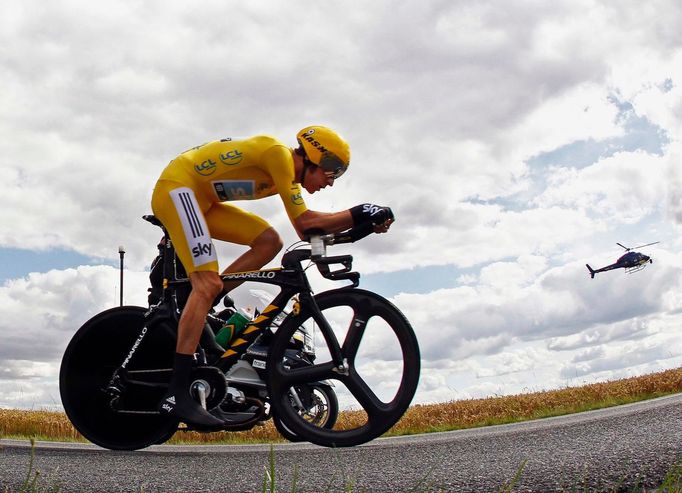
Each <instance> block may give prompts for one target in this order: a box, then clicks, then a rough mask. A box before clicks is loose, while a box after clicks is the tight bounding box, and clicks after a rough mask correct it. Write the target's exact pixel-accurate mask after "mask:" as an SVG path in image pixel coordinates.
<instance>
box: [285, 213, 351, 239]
mask: <svg viewBox="0 0 682 493" xmlns="http://www.w3.org/2000/svg"><path fill="white" fill-rule="evenodd" d="M291 223H292V224H293V225H294V229H295V230H296V233H297V234H298V237H299V238H301V239H304V238H305V234H304V232H306V231H308V230H311V229H321V230H322V231H324V232H325V233H339V232H341V231H345V230H347V229H350V228H352V227H353V216H351V213H350V210H345V211H339V212H317V211H311V210H310V209H308V210H306V211H305V212H304V213H302V214H301V215H299V216H297V217H296V218H295V219H294V220H293V221H292V222H291Z"/></svg>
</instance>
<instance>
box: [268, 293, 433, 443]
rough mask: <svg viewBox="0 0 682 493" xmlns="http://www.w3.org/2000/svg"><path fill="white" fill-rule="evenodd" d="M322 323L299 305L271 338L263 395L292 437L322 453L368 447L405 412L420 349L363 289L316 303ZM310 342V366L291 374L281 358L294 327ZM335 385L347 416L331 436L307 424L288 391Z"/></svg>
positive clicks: (404, 326)
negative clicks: (321, 449)
mask: <svg viewBox="0 0 682 493" xmlns="http://www.w3.org/2000/svg"><path fill="white" fill-rule="evenodd" d="M315 302H316V303H317V305H318V307H319V309H320V311H321V312H322V315H323V317H322V318H319V317H318V316H317V315H316V314H315V313H314V309H312V308H311V307H309V306H306V305H305V304H302V306H301V311H300V313H299V314H298V315H294V314H290V315H289V316H288V317H287V318H286V319H285V320H284V322H283V323H282V325H281V326H280V327H279V329H278V330H277V334H276V337H275V338H274V340H273V343H272V345H271V348H270V355H269V360H268V369H269V372H268V387H269V392H270V399H271V403H272V406H273V407H274V411H275V416H277V417H278V418H279V419H280V420H281V421H282V422H283V423H284V424H285V425H286V428H288V429H289V430H291V431H292V432H293V433H294V434H295V435H297V436H299V437H300V438H302V439H304V440H307V441H310V442H312V443H316V444H318V445H323V446H328V447H349V446H354V445H359V444H361V443H365V442H368V441H370V440H373V439H374V438H376V437H378V436H380V435H382V434H383V433H385V432H386V431H388V430H389V429H390V428H391V426H393V425H394V424H395V423H396V422H397V421H398V420H399V419H400V417H401V416H402V415H403V413H404V412H405V411H406V410H407V408H408V406H409V405H410V402H411V401H412V398H413V396H414V393H415V391H416V389H417V384H418V381H419V369H420V359H419V346H418V343H417V339H416V337H415V335H414V331H413V330H412V327H411V326H410V323H409V322H408V321H407V319H406V318H405V316H404V315H403V314H402V313H401V312H400V310H398V309H397V308H396V307H395V306H394V305H393V304H391V303H390V302H389V301H388V300H386V299H385V298H383V297H381V296H379V295H377V294H374V293H371V292H369V291H365V290H361V289H341V290H336V291H328V292H325V293H322V294H320V295H318V296H316V297H315ZM302 325H303V326H305V328H306V329H307V330H308V331H309V333H310V334H312V335H313V337H314V343H315V354H316V358H315V363H314V364H313V365H312V366H304V367H298V368H292V367H290V366H289V365H288V364H287V362H286V360H285V358H284V356H285V351H286V349H287V343H288V341H289V338H290V337H291V336H292V335H293V334H294V332H296V330H297V329H298V328H299V327H300V326H302ZM322 380H333V381H334V391H335V393H336V394H337V397H338V400H339V405H340V407H341V408H343V409H345V410H346V412H344V413H342V414H341V416H340V417H339V419H338V420H337V422H336V424H335V425H334V426H333V428H331V429H328V428H325V427H323V426H319V425H318V424H316V423H314V422H311V421H309V420H306V419H305V416H301V415H300V414H299V413H297V412H296V411H295V409H294V408H293V407H292V405H291V401H290V389H292V388H296V387H297V386H300V385H302V384H308V385H311V384H314V383H315V382H319V381H322Z"/></svg>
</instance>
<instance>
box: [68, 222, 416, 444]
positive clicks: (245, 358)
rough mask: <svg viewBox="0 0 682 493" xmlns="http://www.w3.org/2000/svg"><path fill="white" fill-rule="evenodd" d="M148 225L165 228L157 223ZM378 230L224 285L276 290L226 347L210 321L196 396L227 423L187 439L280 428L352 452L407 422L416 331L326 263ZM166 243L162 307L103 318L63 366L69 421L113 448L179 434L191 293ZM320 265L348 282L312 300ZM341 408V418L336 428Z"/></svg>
mask: <svg viewBox="0 0 682 493" xmlns="http://www.w3.org/2000/svg"><path fill="white" fill-rule="evenodd" d="M145 219H147V220H148V221H150V222H152V223H154V224H156V225H158V226H161V227H162V228H163V226H162V225H161V223H160V222H159V221H158V220H157V219H156V218H154V217H153V216H145ZM372 231H373V230H372V226H371V225H370V224H368V225H362V226H360V227H358V228H354V229H351V230H349V231H347V232H344V233H337V234H312V235H311V236H310V237H309V241H307V242H301V244H300V245H298V247H297V248H294V249H290V250H289V251H287V252H286V253H285V254H284V255H283V257H282V266H281V267H279V268H274V269H262V270H255V271H249V272H238V273H230V274H224V275H222V276H221V277H222V279H223V280H224V281H234V280H245V281H253V282H258V283H266V284H270V285H274V286H278V287H279V288H280V291H279V293H278V294H277V295H276V296H275V297H274V299H273V300H272V301H271V302H270V304H269V305H268V306H267V307H266V308H265V309H263V310H262V311H261V312H260V313H259V315H258V316H257V317H256V318H255V319H254V320H252V321H251V322H249V323H248V324H247V326H246V328H245V329H244V330H243V332H242V333H241V334H239V336H238V337H235V338H234V339H233V340H231V341H230V343H229V344H228V347H222V346H220V345H219V344H218V343H217V342H216V341H215V329H214V328H212V324H211V323H209V322H211V320H210V318H211V317H212V316H213V317H214V318H218V322H220V321H221V320H222V319H221V318H220V316H217V315H209V319H207V324H206V326H205V328H204V331H203V333H202V337H201V340H200V344H199V346H198V348H197V352H196V354H195V365H194V368H193V373H192V379H191V384H190V389H189V390H190V392H191V394H192V396H193V397H194V398H195V399H196V400H197V402H199V403H200V404H201V405H202V406H203V407H204V408H205V409H207V410H208V411H211V410H213V409H215V408H217V407H219V408H220V410H221V412H222V416H227V417H228V419H227V420H226V424H225V426H224V427H223V428H221V429H220V430H216V429H201V428H200V427H197V426H192V425H191V424H185V425H184V426H183V427H181V429H185V430H196V431H200V432H214V431H221V430H225V431H237V430H246V429H250V428H252V427H254V426H256V425H257V424H259V423H262V422H263V421H264V420H266V419H273V421H274V423H275V425H276V427H277V429H278V430H279V431H280V432H281V433H282V434H283V435H284V436H285V437H286V438H288V439H290V440H305V441H309V442H312V443H315V444H318V445H322V446H327V447H348V446H355V445H359V444H362V443H365V442H368V441H370V440H372V439H374V438H376V437H378V436H380V435H382V434H383V433H385V432H386V431H388V430H389V429H390V428H391V427H392V426H393V425H394V424H395V423H396V422H397V421H398V420H399V419H400V417H401V416H402V415H403V414H404V412H405V411H406V410H407V408H408V406H409V404H410V402H411V401H412V398H413V396H414V394H415V391H416V389H417V384H418V381H419V371H420V354H419V345H418V342H417V338H416V336H415V334H414V331H413V329H412V327H411V325H410V323H409V322H408V320H407V319H406V318H405V316H404V315H403V314H402V312H401V311H400V310H399V309H398V308H397V307H396V306H395V305H393V304H392V303H391V302H389V301H388V300H386V299H385V298H383V297H382V296H380V295H378V294H376V293H373V292H370V291H367V290H363V289H359V288H358V286H359V278H360V275H359V273H357V272H353V271H352V262H353V258H352V256H351V255H339V256H330V255H327V248H328V247H329V246H331V245H336V244H343V243H352V242H355V241H357V240H359V239H361V238H364V237H365V236H367V235H369V234H370V233H371V232H372ZM162 243H163V245H164V253H163V290H162V294H161V298H160V301H159V302H158V303H155V304H153V305H152V306H151V307H149V308H144V307H139V306H121V307H116V308H112V309H109V310H106V311H104V312H102V313H100V314H98V315H95V316H94V317H93V318H91V319H90V320H88V321H87V322H86V323H85V324H84V325H83V326H82V327H81V328H80V329H78V331H77V332H76V333H75V334H74V336H73V338H72V339H71V341H70V343H69V344H68V346H67V348H66V351H65V353H64V356H63V358H62V364H61V369H60V377H59V378H60V380H59V382H60V394H61V398H62V403H63V405H64V409H65V411H66V414H67V416H68V417H69V419H70V420H71V422H72V423H73V425H74V426H75V428H76V429H77V430H78V431H79V432H80V433H81V434H82V435H83V436H85V438H87V439H88V440H90V441H92V442H93V443H96V444H98V445H100V446H102V447H105V448H109V449H117V450H135V449H140V448H144V447H147V446H150V445H153V444H160V443H164V442H165V441H167V440H168V439H169V438H170V437H171V436H173V434H174V433H175V432H176V431H177V430H178V429H179V427H180V423H179V422H178V420H177V418H174V417H172V416H169V415H165V414H161V413H159V411H158V405H159V402H160V401H161V399H162V398H163V396H164V395H165V393H166V389H167V387H168V383H169V381H170V376H171V373H172V362H173V355H174V352H175V343H176V337H177V325H178V320H179V317H180V314H181V311H182V308H183V306H184V301H185V300H186V297H187V295H188V293H189V290H190V289H191V286H190V283H189V280H188V279H187V278H181V277H180V276H178V275H177V273H178V271H180V270H181V266H180V265H179V260H178V259H177V257H176V256H175V252H174V249H173V246H172V243H171V241H170V238H169V237H168V234H167V232H166V231H165V229H164V241H163V242H162ZM304 263H306V265H304ZM312 265H315V266H316V267H317V269H318V270H319V272H320V273H321V275H322V276H323V277H324V278H326V279H329V280H332V281H345V282H346V283H347V284H346V285H344V286H343V287H340V288H336V289H331V290H328V291H323V292H320V293H318V294H314V293H313V289H312V287H311V284H310V282H309V280H308V277H307V272H306V270H307V268H308V267H310V266H312ZM332 267H333V268H334V270H332ZM348 283H349V284H348ZM213 322H215V320H214V321H213ZM213 325H214V326H215V325H216V324H215V323H213ZM218 325H219V324H218ZM341 405H343V407H344V408H345V409H346V410H345V411H344V413H343V414H344V418H343V419H337V418H338V412H339V406H341Z"/></svg>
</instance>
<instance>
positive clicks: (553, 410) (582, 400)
mask: <svg viewBox="0 0 682 493" xmlns="http://www.w3.org/2000/svg"><path fill="white" fill-rule="evenodd" d="M677 392H682V368H677V369H673V370H667V371H662V372H658V373H652V374H649V375H644V376H640V377H633V378H627V379H622V380H614V381H609V382H604V383H594V384H589V385H583V386H579V387H566V388H562V389H558V390H548V391H542V392H534V393H525V394H518V395H511V396H493V397H488V398H485V399H470V400H459V401H451V402H445V403H439V404H421V405H415V406H412V407H410V408H409V409H408V411H407V412H406V413H405V415H404V416H403V418H402V419H401V420H400V421H399V422H398V423H397V424H396V425H395V426H394V427H393V428H392V429H391V430H390V431H389V432H388V433H387V435H405V434H418V433H429V432H435V431H448V430H455V429H462V428H472V427H478V426H488V425H493V424H502V423H511V422H516V421H524V420H529V419H536V418H543V417H549V416H557V415H561V414H570V413H575V412H580V411H585V410H589V409H597V408H602V407H608V406H614V405H618V404H625V403H629V402H635V401H639V400H643V399H649V398H653V397H659V396H662V395H667V394H673V393H677ZM364 420H365V416H364V413H361V412H357V411H342V412H341V413H340V415H339V419H338V423H337V427H338V428H347V427H354V426H355V425H356V423H358V422H363V421H364ZM0 437H5V438H9V437H12V438H28V437H33V438H36V439H39V440H55V441H86V440H85V439H84V438H83V437H82V436H81V435H80V434H79V433H78V432H77V431H76V430H75V429H74V427H73V426H72V425H71V423H70V422H69V420H68V418H67V417H66V415H65V414H64V413H63V412H54V411H41V410H14V409H0ZM281 441H284V439H283V438H282V437H281V436H280V435H279V433H278V432H277V430H276V429H275V427H274V426H273V425H272V422H271V421H268V422H266V424H265V425H264V426H259V427H255V428H253V429H251V430H249V431H242V432H215V433H196V432H178V433H176V434H175V435H174V436H173V438H171V440H170V441H169V442H168V443H204V444H206V443H273V442H281Z"/></svg>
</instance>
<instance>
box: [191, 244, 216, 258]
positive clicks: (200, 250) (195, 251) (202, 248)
mask: <svg viewBox="0 0 682 493" xmlns="http://www.w3.org/2000/svg"><path fill="white" fill-rule="evenodd" d="M212 247H213V245H211V244H210V243H207V244H206V243H199V244H198V245H197V246H195V247H194V248H192V256H193V257H195V258H196V257H201V256H202V255H211V249H212Z"/></svg>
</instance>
